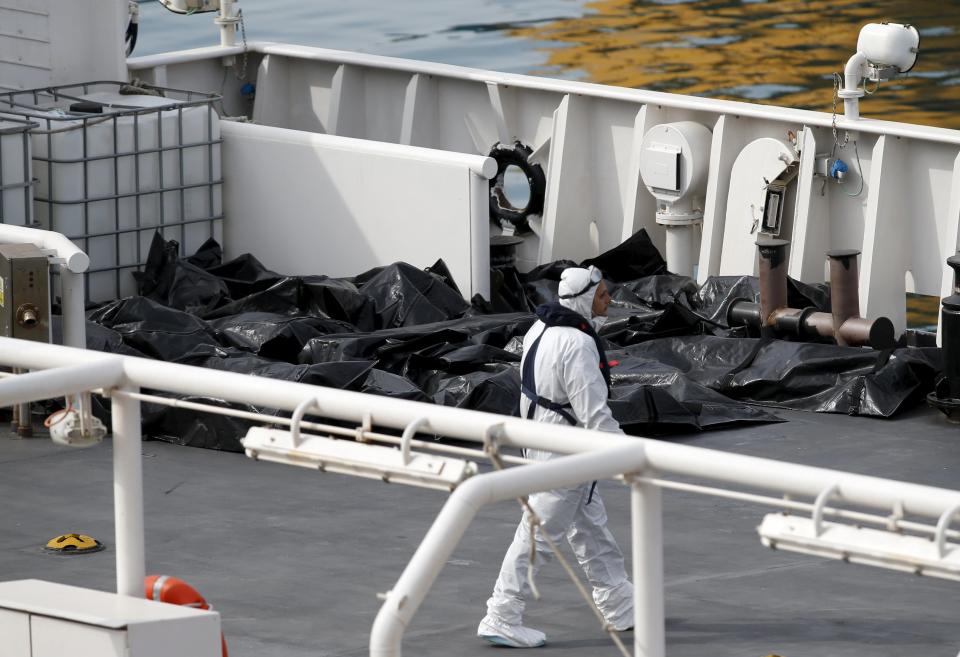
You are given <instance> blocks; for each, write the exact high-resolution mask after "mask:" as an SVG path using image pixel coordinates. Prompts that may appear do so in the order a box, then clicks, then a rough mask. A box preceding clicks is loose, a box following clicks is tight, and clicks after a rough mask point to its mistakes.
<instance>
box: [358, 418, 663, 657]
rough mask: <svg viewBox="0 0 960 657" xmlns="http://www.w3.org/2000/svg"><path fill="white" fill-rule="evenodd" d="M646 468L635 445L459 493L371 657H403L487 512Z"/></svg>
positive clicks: (417, 560) (524, 470)
mask: <svg viewBox="0 0 960 657" xmlns="http://www.w3.org/2000/svg"><path fill="white" fill-rule="evenodd" d="M540 426H541V428H542V429H547V430H548V431H549V430H552V429H553V428H554V425H550V426H548V427H544V425H540ZM644 463H645V459H644V449H643V445H641V444H637V443H633V444H631V445H626V446H621V447H617V448H614V449H608V450H603V451H599V452H590V453H587V454H578V455H576V456H565V457H560V458H555V459H551V460H549V461H546V462H543V463H536V464H533V465H525V466H521V467H519V468H510V469H509V470H500V471H497V472H492V473H489V474H484V475H479V476H476V477H473V478H471V479H468V480H467V481H466V482H465V483H463V484H461V485H460V486H459V487H457V489H456V490H455V491H454V492H453V494H452V495H450V497H449V499H448V500H447V502H446V504H444V505H443V509H441V510H440V514H439V515H438V516H437V519H436V520H434V522H433V525H432V526H431V527H430V529H429V530H428V531H427V535H426V536H424V538H423V542H422V543H420V546H419V547H418V548H417V551H416V552H415V553H414V555H413V558H412V559H411V560H410V563H409V564H407V567H406V568H405V569H404V570H403V573H401V575H400V578H399V579H398V580H397V583H396V584H395V585H394V587H393V589H392V590H391V591H390V593H389V594H388V595H387V599H386V600H385V601H384V603H383V606H381V607H380V611H379V612H378V613H377V618H376V620H375V621H374V623H373V628H372V629H371V631H370V657H400V653H401V642H402V640H403V632H404V630H405V629H406V628H407V626H408V625H409V624H410V621H411V620H412V618H413V616H414V614H416V613H417V609H419V607H420V604H421V603H422V602H423V599H424V598H425V597H426V594H427V592H428V591H429V590H430V587H431V586H433V582H434V581H435V580H436V578H437V576H438V575H439V574H440V571H441V570H442V569H443V566H444V564H446V563H447V560H448V559H449V557H450V555H451V554H452V553H453V551H454V549H456V547H457V544H458V543H459V541H460V539H461V538H462V537H463V534H464V532H465V531H466V529H467V527H469V526H470V522H471V521H472V520H473V518H474V516H476V514H477V512H478V511H479V510H480V509H481V508H482V507H483V506H485V505H487V504H492V503H494V502H501V501H504V500H509V499H513V498H517V497H521V496H523V495H528V494H530V493H533V492H536V491H542V490H550V489H553V488H560V487H562V486H572V485H575V484H577V483H580V482H582V481H591V480H597V479H605V478H608V477H612V476H614V475H617V474H621V473H624V472H638V471H640V470H642V469H643V467H644ZM644 538H645V539H646V538H647V537H644ZM658 538H659V537H658ZM660 594H662V588H661V591H660ZM661 631H662V630H661Z"/></svg>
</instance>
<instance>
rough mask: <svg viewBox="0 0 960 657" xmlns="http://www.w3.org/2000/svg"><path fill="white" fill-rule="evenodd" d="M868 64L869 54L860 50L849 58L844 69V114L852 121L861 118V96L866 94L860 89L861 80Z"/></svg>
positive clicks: (842, 92) (841, 95) (842, 96)
mask: <svg viewBox="0 0 960 657" xmlns="http://www.w3.org/2000/svg"><path fill="white" fill-rule="evenodd" d="M866 66H867V56H866V55H865V54H863V53H862V52H858V53H855V54H854V55H853V56H852V57H850V59H848V60H847V66H846V68H844V69H843V89H842V90H841V91H840V97H841V98H843V114H844V116H845V117H846V118H847V119H848V120H850V121H857V120H859V119H860V97H861V96H863V94H864V92H863V90H862V89H860V81H861V80H863V78H864V76H865V75H866V71H865V69H866Z"/></svg>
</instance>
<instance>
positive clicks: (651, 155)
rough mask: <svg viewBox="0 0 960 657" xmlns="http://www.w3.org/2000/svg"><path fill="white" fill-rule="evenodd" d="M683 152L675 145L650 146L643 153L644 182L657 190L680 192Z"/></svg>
mask: <svg viewBox="0 0 960 657" xmlns="http://www.w3.org/2000/svg"><path fill="white" fill-rule="evenodd" d="M681 152H682V149H681V148H680V147H679V146H675V145H673V144H659V143H653V144H650V145H649V146H648V147H647V149H646V150H645V151H644V152H643V161H642V163H641V166H642V167H643V169H642V176H643V181H644V182H645V183H646V184H647V185H649V186H650V187H654V188H656V189H663V190H667V191H671V192H679V191H680V162H681V161H682V159H681V157H680V153H681Z"/></svg>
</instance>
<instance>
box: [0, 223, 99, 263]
mask: <svg viewBox="0 0 960 657" xmlns="http://www.w3.org/2000/svg"><path fill="white" fill-rule="evenodd" d="M0 244H34V245H36V246H37V247H38V248H41V249H48V250H51V251H55V252H56V255H57V257H58V258H60V259H61V260H62V261H63V263H64V266H66V268H67V269H69V270H70V271H72V272H76V273H78V274H79V273H81V272H85V271H87V268H88V267H89V266H90V258H88V257H87V254H86V253H84V252H83V251H81V250H80V249H79V248H78V247H77V245H76V244H74V243H73V242H71V241H70V240H68V239H67V238H66V237H65V236H64V235H61V234H60V233H54V232H53V231H49V230H40V229H38V228H27V227H26V226H11V225H10V224H0Z"/></svg>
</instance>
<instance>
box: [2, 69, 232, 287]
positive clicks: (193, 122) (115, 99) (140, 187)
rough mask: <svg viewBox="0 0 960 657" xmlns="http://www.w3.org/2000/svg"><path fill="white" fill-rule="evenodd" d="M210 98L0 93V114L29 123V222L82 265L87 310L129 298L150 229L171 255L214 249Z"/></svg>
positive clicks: (217, 217) (216, 138) (118, 86)
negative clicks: (86, 260) (15, 114)
mask: <svg viewBox="0 0 960 657" xmlns="http://www.w3.org/2000/svg"><path fill="white" fill-rule="evenodd" d="M121 92H122V93H121ZM131 92H133V93H131ZM137 92H141V93H137ZM150 93H158V94H163V95H149V94H150ZM215 99H216V97H215V96H211V95H208V94H196V93H193V92H181V91H177V90H171V89H162V88H158V87H140V88H133V89H132V88H130V87H129V86H128V85H124V84H122V83H113V82H110V83H89V84H85V85H74V86H71V87H58V88H54V89H52V90H36V91H29V92H13V93H10V94H0V111H6V109H7V107H6V105H5V104H4V102H5V100H6V101H7V105H16V107H17V108H19V109H20V110H21V111H22V112H23V113H24V116H26V117H29V118H30V120H32V121H34V122H35V123H37V124H39V126H38V127H36V128H34V129H33V130H31V132H30V135H31V141H32V150H33V175H34V176H35V177H36V179H37V184H36V189H35V203H34V207H35V217H36V220H37V221H38V222H39V224H40V226H41V227H42V228H45V229H49V230H54V231H57V232H59V233H63V234H64V235H66V236H67V237H69V238H70V239H72V240H73V241H74V242H75V243H76V244H77V246H79V247H80V248H81V249H83V250H84V251H86V253H87V255H89V256H90V263H91V265H90V271H89V273H88V276H87V294H88V298H89V300H90V301H106V300H111V299H115V298H119V297H124V296H129V295H131V294H135V293H136V283H135V281H134V278H133V276H132V275H131V272H133V271H135V270H138V269H140V267H141V266H142V265H143V263H144V262H145V260H146V257H147V253H148V252H149V248H150V242H151V240H152V238H153V234H154V232H155V231H157V230H159V231H160V232H161V233H162V235H163V237H164V238H165V239H167V240H170V239H174V240H177V241H178V242H179V243H180V248H181V254H188V253H193V252H194V251H196V250H197V248H198V247H199V246H200V245H201V244H202V243H203V242H204V241H205V240H206V239H207V238H209V237H214V238H216V239H217V240H220V241H222V225H221V224H222V217H223V211H222V190H221V185H222V180H221V168H220V142H221V138H220V125H219V117H218V116H217V113H216V111H215V110H214V109H213V101H214V100H215Z"/></svg>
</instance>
